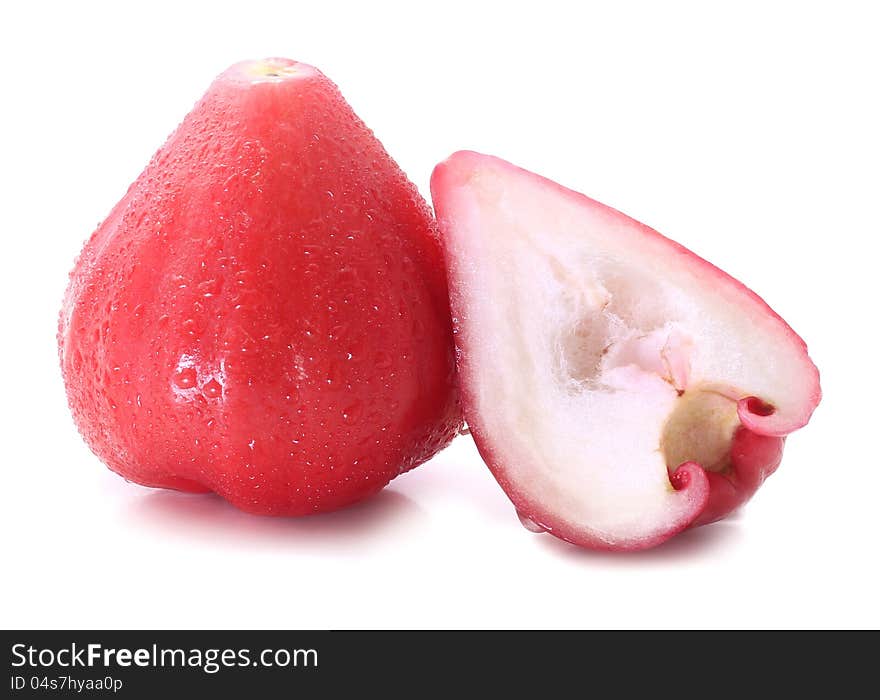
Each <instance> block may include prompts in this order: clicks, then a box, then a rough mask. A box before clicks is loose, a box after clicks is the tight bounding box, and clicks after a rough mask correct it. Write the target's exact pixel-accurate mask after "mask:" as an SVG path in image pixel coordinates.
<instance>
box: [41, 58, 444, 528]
mask: <svg viewBox="0 0 880 700" xmlns="http://www.w3.org/2000/svg"><path fill="white" fill-rule="evenodd" d="M58 339H59V349H60V355H61V365H62V369H63V374H64V380H65V385H66V388H67V393H68V397H69V401H70V407H71V409H72V411H73V415H74V418H75V420H76V423H77V425H78V427H79V429H80V431H81V432H82V434H83V436H84V437H85V439H86V441H87V442H88V444H89V446H90V447H91V448H92V450H94V452H95V453H96V454H97V455H98V456H99V457H100V458H101V459H102V460H104V462H106V463H107V465H108V466H109V467H110V468H111V469H113V470H114V471H116V472H118V473H119V474H121V475H122V476H124V477H126V478H127V479H130V480H132V481H136V482H138V483H141V484H145V485H147V486H157V487H165V488H173V489H180V490H183V491H209V490H210V491H216V492H217V493H219V494H220V495H222V496H223V497H224V498H226V499H228V500H229V501H231V502H232V503H234V504H235V505H236V506H238V507H239V508H242V509H244V510H247V511H251V512H254V513H265V514H276V515H299V514H306V513H314V512H318V511H326V510H332V509H334V508H339V507H342V506H344V505H347V504H349V503H352V502H354V501H357V500H359V499H361V498H363V497H365V496H367V495H369V494H370V493H373V492H375V491H378V490H379V489H381V488H382V487H383V486H384V485H385V484H386V483H388V481H389V480H391V479H392V478H394V477H395V476H396V475H397V474H399V473H400V472H402V471H406V470H407V469H411V468H412V467H414V466H416V465H417V464H420V463H421V462H423V461H425V460H426V459H428V458H430V457H431V456H432V455H433V454H434V453H435V452H436V451H437V450H439V449H441V448H442V447H443V446H444V445H446V444H447V443H448V442H449V441H450V440H451V439H452V437H453V436H454V435H455V433H456V431H457V429H458V428H459V425H460V418H459V410H458V405H457V389H456V378H455V372H454V356H453V345H452V328H451V322H450V317H449V309H448V298H447V290H446V280H445V273H444V269H443V261H442V256H441V252H440V249H439V245H438V242H437V231H436V227H435V223H434V220H433V217H432V216H431V213H430V211H429V209H428V208H427V206H426V205H425V203H424V201H423V200H422V198H421V197H420V196H419V194H418V192H417V191H416V189H415V187H414V186H413V185H412V184H411V183H410V182H409V181H408V180H407V179H406V177H405V176H404V174H403V173H402V172H401V171H400V169H399V168H398V167H397V165H396V164H395V163H394V162H393V161H392V160H391V158H390V157H389V156H388V154H387V153H386V152H385V150H384V149H383V148H382V145H381V144H380V143H379V141H378V140H376V138H375V137H374V136H373V134H372V133H371V132H370V131H369V129H367V127H366V126H364V124H363V123H362V122H361V121H360V120H359V119H358V118H357V116H356V115H355V114H354V113H353V112H352V110H351V108H350V107H349V106H348V105H347V104H346V102H345V100H344V99H343V98H342V96H341V95H340V94H339V91H338V90H337V88H336V86H335V85H333V83H331V82H330V81H329V80H328V79H327V78H326V77H325V76H324V75H322V74H321V73H320V72H319V71H318V70H317V69H315V68H313V67H311V66H308V65H305V64H302V63H297V62H295V61H290V60H288V59H267V60H263V61H247V62H244V63H240V64H237V65H235V66H233V67H232V68H230V69H229V70H228V71H226V72H225V73H224V74H223V75H221V76H220V77H219V78H218V79H217V80H216V81H215V82H214V83H213V85H212V86H211V87H210V89H209V90H208V92H207V93H206V94H205V96H204V97H203V98H202V99H201V100H200V101H199V102H198V103H197V104H196V106H195V108H194V109H193V111H192V112H191V113H190V114H189V115H188V116H187V117H186V118H185V119H184V121H183V123H182V124H181V125H180V126H179V127H178V128H177V130H176V131H175V132H174V133H173V134H172V135H171V137H170V138H169V139H168V141H167V142H166V144H165V145H164V146H163V147H162V148H161V149H160V150H159V151H158V152H157V153H156V155H155V156H154V157H153V159H152V161H151V162H150V164H149V165H148V166H147V168H146V170H144V172H143V173H142V174H141V175H140V177H139V178H138V179H137V181H136V182H135V183H134V184H133V185H132V186H131V187H130V188H129V190H128V192H127V193H126V195H125V196H124V197H123V199H122V200H121V201H120V202H119V203H118V204H117V205H116V207H115V208H114V209H113V211H112V212H111V213H110V215H109V216H108V218H107V219H106V221H104V223H102V224H101V226H100V227H99V228H98V230H97V231H95V233H94V234H93V235H92V237H91V239H90V240H89V241H88V243H87V244H86V246H85V248H84V249H83V252H82V255H81V256H80V258H79V260H78V261H77V263H76V266H75V268H74V270H73V272H72V274H71V279H70V284H69V287H68V290H67V294H66V297H65V301H64V307H63V309H62V313H61V319H60V326H59V335H58Z"/></svg>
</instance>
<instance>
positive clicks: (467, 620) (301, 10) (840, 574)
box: [0, 0, 880, 628]
mask: <svg viewBox="0 0 880 700" xmlns="http://www.w3.org/2000/svg"><path fill="white" fill-rule="evenodd" d="M611 5H613V9H611V7H610V6H611ZM653 5H656V7H654V6H653ZM661 5H662V7H661ZM719 5H721V4H720V3H691V4H681V3H652V4H648V3H644V4H633V3H628V2H619V3H576V2H566V3H556V2H549V1H547V0H542V1H541V2H531V3H523V4H519V3H515V2H505V3H498V4H490V3H481V2H476V1H475V0H471V1H470V2H463V3H459V2H452V1H449V0H447V1H445V2H438V3H431V4H430V5H429V4H427V3H418V2H409V3H400V4H399V5H396V6H395V5H389V4H382V3H377V2H361V3H352V4H351V5H344V4H338V3H331V2H324V3H321V2H297V1H296V0H288V1H286V2H277V3H261V2H254V1H248V2H236V3H225V2H217V1H216V0H215V1H214V2H210V3H204V4H202V3H190V2H182V1H178V2H173V3H163V2H151V3H137V4H134V3H121V2H116V3H108V4H107V5H105V6H99V5H95V4H89V3H83V2H76V3H58V4H56V5H51V4H47V3H24V2H21V3H7V4H5V5H4V6H3V9H2V10H0V12H2V16H0V52H2V66H3V86H2V95H3V97H2V110H0V125H2V132H0V133H2V139H3V141H2V143H3V149H2V156H0V158H2V167H0V179H2V182H0V184H2V187H0V193H2V194H0V196H2V251H3V272H2V275H0V284H2V296H0V300H2V304H3V309H2V317H0V318H2V328H3V336H2V338H3V342H2V347H0V353H2V361H0V381H2V386H0V391H2V393H0V401H2V420H0V430H2V433H3V435H2V437H3V447H4V449H3V452H2V457H0V460H2V489H3V491H2V507H0V518H2V535H0V536H2V547H3V550H2V558H3V569H4V572H3V574H2V577H0V591H2V596H0V623H2V625H3V626H5V627H16V626H23V627H137V626H145V627H155V626H159V627H317V628H325V627H336V628H338V627H398V626H403V627H427V626H431V627H433V626H439V627H487V626H492V627H496V626H497V627H548V626H549V627H557V626H560V627H619V626H620V627H722V626H723V627H727V626H732V627H753V626H757V627H812V626H819V627H827V626H831V627H837V626H846V627H850V626H852V627H876V626H878V625H880V611H878V610H880V607H878V606H880V603H878V601H880V578H878V543H877V539H878V534H880V527H878V519H877V513H878V510H880V458H878V449H877V440H878V435H880V429H878V417H880V412H878V396H880V386H878V366H880V348H878V330H877V329H878V314H877V302H878V293H877V290H878V284H880V280H878V275H877V272H876V267H877V254H878V243H877V240H878V233H880V223H878V221H880V211H878V193H880V175H878V173H880V170H878V168H880V147H878V129H880V108H878V94H880V84H878V80H880V79H878V69H880V51H878V45H880V42H878V32H880V25H878V21H877V20H876V18H875V17H874V16H873V15H872V13H871V9H872V7H871V6H872V5H873V3H869V2H865V3H863V4H856V3H848V2H834V3H821V4H818V3H817V4H813V3H804V2H798V3H790V4H789V3H778V2H759V3H750V2H737V3H726V6H727V7H726V9H718V7H717V6H719ZM712 8H714V9H712ZM271 55H282V56H289V57H291V58H295V59H299V60H302V61H305V62H309V63H313V64H315V65H317V66H319V67H320V68H321V69H322V70H324V72H325V73H327V74H328V75H329V76H330V77H331V78H332V79H333V80H335V81H336V82H337V83H338V84H339V86H340V87H341V89H342V91H343V93H344V94H345V95H346V97H347V98H348V100H349V101H350V102H351V104H352V105H353V106H354V108H355V110H356V111H357V112H358V113H359V114H360V115H361V116H362V117H363V118H364V120H365V121H366V122H367V123H368V124H369V125H370V126H371V127H372V128H373V129H374V130H375V132H376V133H377V135H378V136H379V138H380V139H381V140H382V141H383V142H384V143H385V145H386V147H387V148H388V150H389V151H390V153H391V154H392V155H393V156H394V157H395V158H396V159H397V160H398V162H399V163H400V164H401V166H402V167H403V169H404V170H405V171H406V172H407V173H409V174H410V175H411V177H412V179H413V180H414V181H415V182H416V183H417V184H418V186H419V187H420V188H421V189H422V191H423V192H424V193H427V191H428V190H427V183H428V177H429V174H430V172H431V168H432V166H433V165H434V164H435V163H436V162H437V161H439V160H442V159H443V158H445V157H446V156H447V155H448V154H449V153H451V152H452V151H454V150H457V149H460V148H474V149H477V150H481V151H484V152H488V153H494V154H496V155H500V156H502V157H504V158H507V159H508V160H512V161H514V162H516V163H518V164H520V165H523V166H525V167H527V168H530V169H533V170H537V171H540V172H541V173H543V174H545V175H547V176H549V177H551V178H553V179H556V180H559V181H560V182H562V183H564V184H566V185H568V186H570V187H573V188H575V189H578V190H580V191H583V192H585V193H587V194H590V195H591V196H593V197H595V198H597V199H599V200H601V201H604V202H607V203H609V204H611V205H613V206H615V207H617V208H619V209H622V210H623V211H625V212H627V213H629V214H631V215H633V216H635V217H636V218H638V219H640V220H643V221H645V222H646V223H648V224H650V225H652V226H654V227H655V228H657V229H659V230H660V231H662V232H664V233H666V234H667V235H669V236H671V237H673V238H675V239H677V240H678V241H680V242H681V243H683V244H684V245H686V246H688V247H690V248H692V249H693V250H695V251H696V252H697V253H699V254H700V255H702V256H704V257H706V258H708V259H709V260H711V261H713V262H715V263H716V264H718V265H720V266H721V267H723V268H724V269H725V270H727V271H728V272H730V273H731V274H733V275H734V276H735V277H738V278H740V279H742V280H743V281H744V282H745V283H746V284H748V285H749V286H751V287H752V288H753V289H755V290H756V291H757V292H758V293H759V294H761V295H762V296H764V297H765V299H766V300H767V301H768V302H769V303H770V304H771V305H772V306H773V307H774V308H775V309H776V310H777V311H778V312H779V313H780V314H782V315H783V316H784V317H785V318H786V319H787V320H788V321H789V323H790V324H791V325H792V326H793V327H794V329H795V330H796V331H798V332H799V333H800V334H801V335H802V336H803V337H804V338H805V339H806V340H807V342H808V344H809V346H810V351H811V355H812V357H813V359H814V360H815V362H816V364H817V365H818V366H819V368H820V370H821V371H822V380H823V388H824V392H825V398H824V400H823V402H822V404H821V405H820V407H819V409H818V410H817V412H816V413H815V416H814V418H813V421H812V423H811V424H810V425H809V426H807V428H805V429H804V430H803V431H801V432H798V433H796V434H795V435H793V436H792V437H791V438H790V439H789V442H788V447H787V450H786V456H785V459H784V461H783V465H782V467H781V469H780V470H779V471H778V472H777V474H776V475H775V476H773V477H772V478H771V479H770V481H769V482H768V483H767V484H766V485H765V487H764V488H763V489H762V490H761V491H760V492H759V493H758V495H757V497H756V498H755V499H754V501H753V502H752V503H751V504H750V505H749V506H748V507H747V508H746V509H745V510H744V512H743V513H742V514H741V515H739V516H737V517H735V518H733V519H731V520H729V521H727V522H725V523H723V524H719V525H714V526H711V527H707V528H702V529H700V530H697V531H692V532H689V533H687V534H685V535H683V536H681V537H679V538H677V539H676V540H674V541H673V542H671V543H670V544H668V545H666V546H664V547H661V548H659V549H656V550H653V551H649V552H646V553H642V554H627V555H621V554H619V555H611V554H597V553H592V552H588V551H583V550H578V549H576V548H574V547H572V546H570V545H566V544H564V543H561V542H559V541H556V540H554V539H553V538H551V537H550V536H548V535H542V536H536V535H532V534H530V533H528V532H526V531H525V530H524V529H523V528H522V527H520V525H519V524H518V522H517V520H516V517H515V516H514V512H513V508H512V507H511V506H510V505H509V503H508V501H507V499H506V498H505V496H504V494H503V493H502V492H501V490H500V489H499V488H498V487H497V486H496V485H495V483H494V481H493V480H492V478H491V476H490V474H489V472H488V470H486V468H485V467H484V466H483V464H482V462H481V460H480V458H479V456H478V455H477V453H476V451H475V449H474V448H473V444H472V442H471V441H470V438H461V439H459V440H457V441H456V442H455V444H454V446H453V447H451V448H450V449H448V450H446V451H445V452H443V453H442V454H440V455H439V456H438V457H437V458H435V459H434V460H433V461H432V462H431V463H429V464H427V465H424V466H422V467H420V468H419V469H417V470H415V471H414V472H412V473H410V474H407V475H405V476H403V477H401V478H399V479H398V480H396V481H395V482H393V484H392V485H391V487H390V488H388V489H386V490H385V491H384V492H383V493H382V494H381V495H379V496H378V497H376V498H374V499H373V500H372V501H369V502H367V503H365V504H363V505H361V506H359V507H355V508H352V509H350V510H348V511H344V512H340V513H336V514H332V515H327V516H318V517H312V518H308V519H303V520H272V519H265V518H257V517H253V516H247V515H243V514H240V513H238V512H236V511H234V510H233V509H232V508H231V507H229V506H227V505H226V504H224V503H223V502H222V501H220V500H219V499H217V498H213V497H199V496H195V497H194V496H185V495H180V494H174V493H169V492H156V491H151V490H148V489H144V488H141V487H138V486H134V485H129V484H126V483H125V482H124V481H123V480H122V479H120V478H118V477H116V476H114V475H113V474H111V473H110V472H109V471H108V470H106V469H105V468H104V467H103V466H102V465H101V464H100V463H99V462H98V460H97V459H96V458H95V457H93V456H92V455H91V453H90V452H89V451H88V449H87V448H86V446H85V445H84V443H83V442H82V440H81V439H80V438H79V436H78V434H77V432H76V430H75V428H74V426H73V423H72V421H71V419H70V417H69V414H68V412H67V408H66V403H65V398H64V392H63V388H62V384H61V378H60V372H59V370H58V366H57V356H56V349H55V338H54V334H55V324H56V317H57V313H58V309H59V306H60V302H61V297H62V294H63V290H64V286H65V283H66V278H67V273H68V271H69V269H70V267H71V266H72V262H73V259H74V256H75V255H76V254H77V252H78V251H79V249H80V246H81V245H82V243H83V241H84V240H85V238H86V237H87V236H88V234H89V233H90V232H91V231H92V230H93V229H94V227H95V226H96V225H97V223H98V222H99V221H100V220H101V219H102V218H103V217H104V216H105V215H106V214H107V212H108V211H109V210H110V208H111V206H112V205H113V204H114V203H115V202H116V201H117V200H118V199H119V198H120V197H121V196H122V194H123V193H124V191H125V189H126V187H127V186H128V184H129V183H130V182H131V181H132V180H134V178H135V177H137V175H138V173H139V172H140V170H141V168H142V167H143V166H144V165H145V164H146V162H147V160H148V159H149V157H150V156H151V154H152V153H153V151H154V150H155V149H156V148H158V146H159V145H161V143H162V142H163V140H164V139H165V137H166V136H167V134H168V133H169V132H170V131H171V130H172V129H173V128H174V127H175V125H176V124H177V123H178V122H179V120H180V119H181V118H182V117H183V115H184V114H185V113H186V112H187V111H188V109H189V108H190V107H191V106H192V104H193V102H194V101H195V100H196V99H197V98H198V97H199V96H200V95H201V93H202V92H203V91H204V89H205V88H206V87H207V86H208V84H209V82H210V81H211V80H212V78H213V77H214V76H215V75H216V74H217V73H219V72H221V71H222V70H223V69H224V68H225V67H226V66H227V65H228V64H231V63H233V62H235V61H237V60H240V59H243V58H259V57H263V56H271Z"/></svg>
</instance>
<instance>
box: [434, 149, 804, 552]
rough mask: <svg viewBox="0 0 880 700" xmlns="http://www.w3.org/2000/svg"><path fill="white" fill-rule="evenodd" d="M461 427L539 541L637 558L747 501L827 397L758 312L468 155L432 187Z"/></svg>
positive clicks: (562, 199) (632, 236)
mask: <svg viewBox="0 0 880 700" xmlns="http://www.w3.org/2000/svg"><path fill="white" fill-rule="evenodd" d="M431 192H432V195H433V199H434V206H435V209H436V212H437V215H438V218H439V223H440V227H441V231H442V234H443V245H444V249H445V257H446V264H447V268H448V274H449V280H450V294H451V299H452V310H453V316H454V320H455V323H456V331H457V333H456V345H457V351H458V364H459V371H460V380H461V384H462V391H463V400H464V410H465V418H466V420H467V423H468V426H469V427H470V429H471V432H472V434H473V436H474V439H475V441H476V444H477V446H478V448H479V450H480V453H481V454H482V456H483V458H484V459H485V461H486V462H487V464H488V465H489V467H490V469H491V470H492V472H493V474H494V475H495V477H496V479H497V480H498V482H499V483H500V484H501V486H502V487H503V488H504V490H505V492H506V493H507V495H508V496H509V497H510V499H511V500H512V501H513V503H514V505H515V506H516V508H517V510H518V511H519V513H520V517H521V519H523V521H524V523H525V524H526V525H527V526H528V527H529V528H530V529H532V530H546V531H548V532H550V533H552V534H554V535H556V536H558V537H561V538H563V539H565V540H569V541H571V542H573V543H575V544H579V545H583V546H588V547H595V548H603V549H639V548H644V547H649V546H652V545H655V544H658V543H660V542H662V541H664V540H666V539H668V538H669V537H671V536H672V535H674V534H675V533H677V532H679V531H681V530H683V529H685V528H687V527H689V526H692V525H699V524H703V523H707V522H711V521H713V520H717V519H719V518H721V517H723V516H725V515H726V514H728V513H729V512H730V511H731V510H733V509H734V508H736V507H738V506H739V505H741V504H742V503H744V502H745V501H747V500H748V499H749V498H750V497H751V495H752V494H753V493H754V492H755V490H756V489H757V488H758V487H759V486H760V485H761V483H762V482H763V480H764V479H765V478H766V477H767V476H768V475H769V474H771V473H772V472H773V471H774V470H775V469H776V467H777V466H778V465H779V461H780V458H781V455H782V447H783V441H784V439H785V436H786V435H787V434H788V433H791V432H792V431H794V430H796V429H797V428H800V427H801V426H803V425H805V424H806V423H807V421H808V420H809V418H810V414H811V413H812V412H813V409H814V408H815V407H816V405H817V404H818V402H819V398H820V389H819V375H818V372H817V370H816V367H815V366H814V365H813V363H812V362H811V361H810V358H809V356H808V355H807V349H806V345H805V344H804V342H803V341H802V340H801V339H800V338H799V337H798V336H797V334H795V332H794V331H793V330H792V329H791V328H790V327H789V326H788V325H787V324H786V323H785V321H783V320H782V319H781V318H780V317H779V316H778V315H777V314H776V313H774V312H773V311H772V310H771V309H770V308H769V307H768V306H767V304H766V303H764V301H763V300H762V299H761V298H760V297H758V296H757V295H756V294H754V293H753V292H751V291H750V290H748V289H747V288H746V287H745V286H743V285H742V284H740V283H739V282H737V281H736V280H734V279H732V278H731V277H729V276H728V275H727V274H725V273H724V272H722V271H721V270H719V269H718V268H716V267H714V266H712V265H711V264H709V263H708V262H706V261H705V260H702V259H701V258H699V257H697V256H696V255H694V254H693V253H691V252H690V251H689V250H687V249H685V248H683V247H682V246H680V245H678V244H676V243H674V242H673V241H671V240H669V239H667V238H664V237H663V236H661V235H660V234H658V233H657V232H656V231H653V230H652V229H650V228H648V227H647V226H644V225H642V224H640V223H638V222H636V221H634V220H633V219H631V218H629V217H627V216H625V215H624V214H621V213H620V212H618V211H616V210H614V209H611V208H609V207H607V206H604V205H602V204H600V203H598V202H595V201H593V200H591V199H589V198H587V197H585V196H583V195H581V194H578V193H576V192H573V191H571V190H568V189H565V188H564V187H562V186H560V185H557V184H556V183H553V182H551V181H549V180H546V179H544V178H542V177H540V176H538V175H535V174H533V173H530V172H527V171H525V170H521V169H519V168H517V167H515V166H513V165H511V164H510V163H507V162H505V161H502V160H499V159H497V158H493V157H490V156H484V155H480V154H477V153H472V152H460V153H456V154H455V155H453V156H452V157H451V158H449V159H448V160H447V161H446V162H444V163H442V164H440V165H438V166H437V168H436V170H435V171H434V174H433V177H432V180H431Z"/></svg>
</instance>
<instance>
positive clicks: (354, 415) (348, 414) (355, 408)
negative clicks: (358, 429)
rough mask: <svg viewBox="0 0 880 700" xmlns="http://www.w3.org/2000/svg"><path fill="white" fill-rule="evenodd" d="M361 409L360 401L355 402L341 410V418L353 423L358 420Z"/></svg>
mask: <svg viewBox="0 0 880 700" xmlns="http://www.w3.org/2000/svg"><path fill="white" fill-rule="evenodd" d="M362 412H363V407H362V406H361V403H360V401H355V402H354V403H351V404H349V405H348V406H346V407H345V408H344V409H342V417H343V418H344V419H345V420H347V421H355V420H357V419H358V418H360V416H361V413H362Z"/></svg>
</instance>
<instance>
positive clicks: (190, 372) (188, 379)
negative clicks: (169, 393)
mask: <svg viewBox="0 0 880 700" xmlns="http://www.w3.org/2000/svg"><path fill="white" fill-rule="evenodd" d="M174 383H175V384H176V385H177V386H178V387H180V388H181V389H191V388H192V387H193V386H195V383H196V371H195V369H193V368H192V367H181V368H180V369H179V370H177V374H175V375H174Z"/></svg>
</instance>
